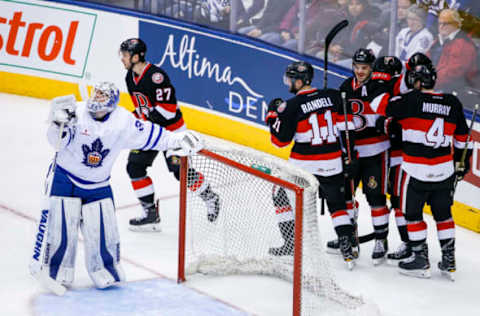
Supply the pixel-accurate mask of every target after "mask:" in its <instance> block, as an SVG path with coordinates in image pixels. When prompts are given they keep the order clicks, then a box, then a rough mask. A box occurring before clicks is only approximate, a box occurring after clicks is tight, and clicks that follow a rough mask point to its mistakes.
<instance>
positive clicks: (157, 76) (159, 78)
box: [152, 72, 163, 84]
mask: <svg viewBox="0 0 480 316" xmlns="http://www.w3.org/2000/svg"><path fill="white" fill-rule="evenodd" d="M152 81H153V82H154V83H156V84H161V83H162V82H163V75H162V74H161V73H160V72H156V73H154V74H153V75H152Z"/></svg>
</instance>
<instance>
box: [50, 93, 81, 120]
mask: <svg viewBox="0 0 480 316" xmlns="http://www.w3.org/2000/svg"><path fill="white" fill-rule="evenodd" d="M76 108H77V102H76V99H75V96H74V95H73V94H70V95H66V96H61V97H56V98H54V99H53V100H52V102H51V103H50V114H49V116H48V120H49V122H53V123H55V124H56V125H60V124H61V123H64V124H74V123H75V122H76V119H77V117H76V115H75V110H76Z"/></svg>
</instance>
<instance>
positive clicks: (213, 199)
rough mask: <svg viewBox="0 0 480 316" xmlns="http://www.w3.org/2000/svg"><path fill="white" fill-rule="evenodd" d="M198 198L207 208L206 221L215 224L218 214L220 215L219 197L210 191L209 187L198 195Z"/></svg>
mask: <svg viewBox="0 0 480 316" xmlns="http://www.w3.org/2000/svg"><path fill="white" fill-rule="evenodd" d="M200 197H201V198H202V200H203V201H204V202H205V204H206V206H207V219H208V221H209V222H211V223H213V222H215V221H216V220H217V218H218V214H219V213H220V197H219V196H218V194H217V193H215V192H213V191H212V190H211V188H210V186H208V187H207V188H206V189H205V190H204V191H203V192H202V193H200Z"/></svg>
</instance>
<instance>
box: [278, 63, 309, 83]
mask: <svg viewBox="0 0 480 316" xmlns="http://www.w3.org/2000/svg"><path fill="white" fill-rule="evenodd" d="M292 79H293V80H297V79H298V80H301V81H302V82H303V84H304V85H310V84H311V83H312V79H313V67H312V65H311V64H310V63H308V62H306V61H295V62H293V63H291V64H290V65H288V66H287V70H286V71H285V75H284V76H283V82H284V83H285V84H287V85H288V84H289V83H288V82H290V81H291V80H292Z"/></svg>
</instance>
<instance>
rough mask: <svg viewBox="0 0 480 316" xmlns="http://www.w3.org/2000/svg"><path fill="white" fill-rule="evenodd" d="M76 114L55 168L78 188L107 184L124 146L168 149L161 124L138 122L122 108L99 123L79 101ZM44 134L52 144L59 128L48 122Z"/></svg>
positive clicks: (127, 147)
mask: <svg viewBox="0 0 480 316" xmlns="http://www.w3.org/2000/svg"><path fill="white" fill-rule="evenodd" d="M76 113H77V118H78V121H77V123H75V124H74V125H72V126H66V127H65V129H64V132H63V135H62V141H61V149H63V150H60V151H59V153H58V157H57V168H61V169H63V171H64V172H65V173H66V174H67V175H68V176H69V178H70V180H71V181H72V182H73V183H75V184H76V185H77V186H79V187H81V188H85V189H95V188H99V187H103V186H106V185H108V180H109V178H110V173H111V170H112V167H113V163H114V161H115V159H116V158H117V156H118V154H119V153H120V151H121V150H123V149H142V150H150V149H154V150H166V149H167V145H168V142H167V141H166V139H165V137H162V135H164V134H166V132H165V131H164V130H163V129H162V128H161V127H160V126H158V125H154V124H152V123H151V122H144V121H140V120H138V119H136V118H135V117H134V116H132V115H131V114H130V113H129V112H128V111H127V110H125V109H124V108H121V107H118V108H117V109H116V110H115V111H113V112H111V113H110V114H107V116H106V117H105V118H104V120H103V121H101V122H100V121H96V120H94V119H93V118H92V116H91V115H90V114H89V113H88V112H87V110H86V107H85V103H84V102H80V103H78V106H77V111H76ZM47 133H48V134H47V136H48V140H49V142H50V144H51V145H52V146H55V145H56V143H57V139H58V133H59V127H58V126H57V125H55V124H51V126H50V127H49V129H48V132H47ZM167 133H168V132H167ZM67 170H68V171H67Z"/></svg>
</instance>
